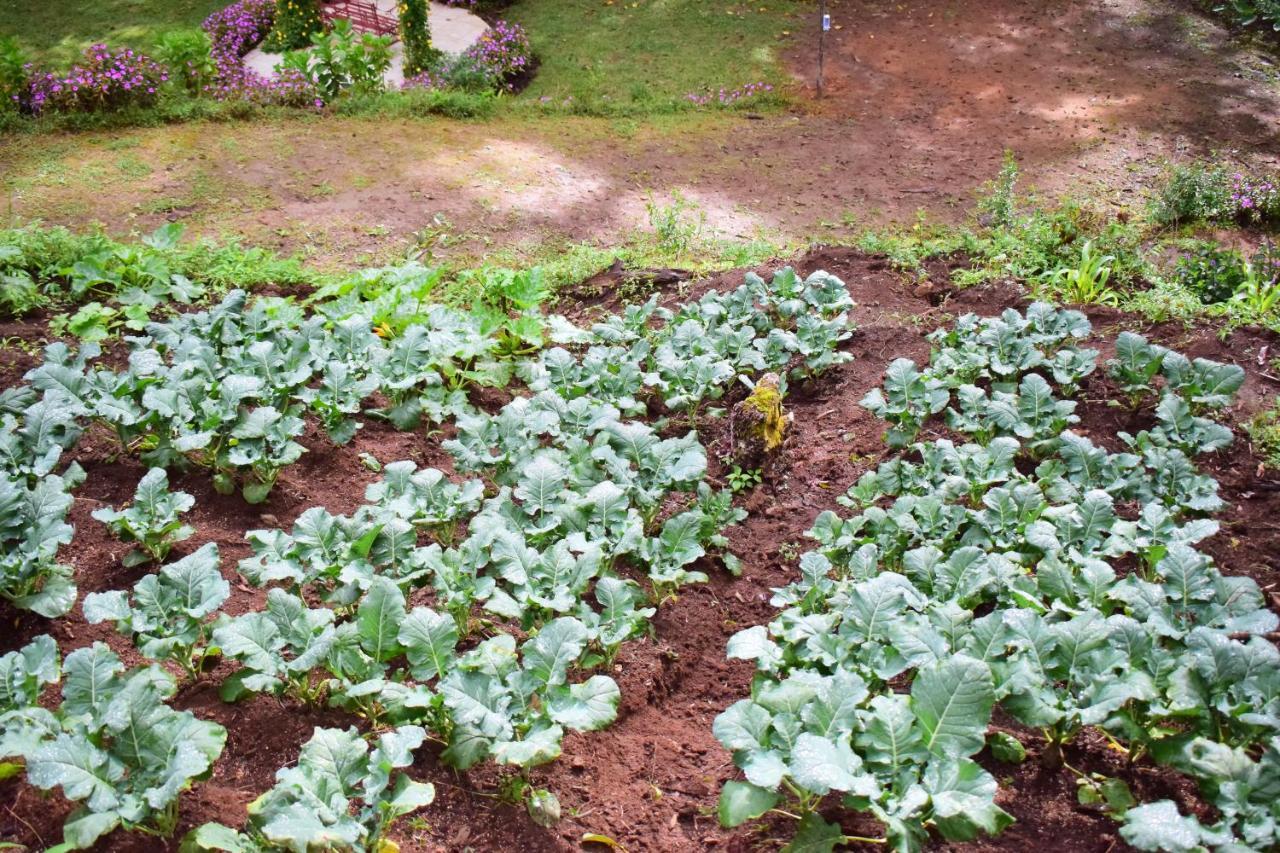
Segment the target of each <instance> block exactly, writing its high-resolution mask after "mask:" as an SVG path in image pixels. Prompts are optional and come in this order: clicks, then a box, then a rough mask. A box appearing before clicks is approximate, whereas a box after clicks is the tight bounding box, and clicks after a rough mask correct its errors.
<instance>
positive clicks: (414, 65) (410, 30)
mask: <svg viewBox="0 0 1280 853" xmlns="http://www.w3.org/2000/svg"><path fill="white" fill-rule="evenodd" d="M429 5H430V4H429V3H428V2H427V0H400V5H399V6H398V7H397V14H399V16H400V40H401V41H402V42H404V76H405V77H412V76H414V75H415V74H421V73H422V72H423V71H427V70H428V69H430V68H431V66H432V65H433V64H434V63H435V60H436V56H437V55H438V53H439V51H437V50H436V49H435V48H434V47H432V46H431V24H430V23H429V22H428V21H427V7H428V6H429Z"/></svg>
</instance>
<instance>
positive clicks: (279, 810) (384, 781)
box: [183, 726, 435, 853]
mask: <svg viewBox="0 0 1280 853" xmlns="http://www.w3.org/2000/svg"><path fill="white" fill-rule="evenodd" d="M425 739H426V731H424V730H423V729H422V728H421V727H419V726H401V727H400V728H398V729H394V730H392V731H388V732H383V733H382V734H380V735H379V736H378V739H377V741H376V743H375V745H374V746H373V748H372V749H370V748H369V744H368V743H367V742H366V741H365V740H364V738H362V737H361V736H360V735H359V734H358V733H357V732H356V730H355V729H354V728H350V729H347V730H345V731H344V730H342V729H322V728H318V727H317V728H316V730H315V732H314V733H313V734H312V736H311V740H309V741H307V742H306V743H305V744H303V746H302V752H301V754H299V756H298V763H297V764H295V765H294V766H292V767H284V768H281V770H280V771H279V772H278V773H277V774H276V785H275V787H274V788H272V789H271V790H270V791H267V792H266V793H265V794H263V795H262V796H261V797H259V798H258V799H256V800H254V801H253V802H252V803H250V804H249V825H248V830H247V832H244V833H240V832H236V831H235V830H233V829H231V828H229V827H226V826H223V825H221V824H216V823H206V824H204V825H203V826H200V827H197V828H196V829H194V830H192V832H191V833H190V834H189V835H188V836H187V837H186V839H184V841H183V850H184V851H193V853H194V851H206V850H223V851H229V852H230V853H253V852H254V851H268V850H315V849H341V850H372V851H388V850H394V849H395V845H394V844H392V843H391V842H389V841H387V840H386V837H385V836H386V831H387V829H388V827H390V826H391V823H392V822H393V821H394V820H395V819H396V818H398V817H401V816H403V815H406V814H409V813H410V812H413V811H416V810H418V809H420V808H423V807H424V806H428V805H430V804H431V802H432V801H433V800H434V799H435V787H434V786H433V785H431V784H430V783H427V782H417V781H415V780H413V779H411V778H410V777H409V776H408V775H407V774H405V773H393V771H394V770H396V769H397V768H401V767H408V766H409V765H411V764H412V763H413V751H414V750H415V749H417V748H418V747H420V746H421V745H422V742H423V741H424V740H425Z"/></svg>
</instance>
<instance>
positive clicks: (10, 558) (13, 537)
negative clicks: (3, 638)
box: [0, 468, 84, 619]
mask: <svg viewBox="0 0 1280 853" xmlns="http://www.w3.org/2000/svg"><path fill="white" fill-rule="evenodd" d="M83 479H84V474H83V472H81V471H80V470H79V468H76V469H75V470H74V471H68V472H67V473H66V474H65V475H64V476H58V475H56V474H46V475H45V476H44V477H43V478H41V480H40V482H39V483H37V484H36V485H35V486H30V487H29V486H27V485H26V483H25V482H24V481H23V480H22V479H14V478H13V477H12V476H5V477H4V478H3V479H0V552H2V553H0V596H3V597H4V598H6V599H8V600H9V601H11V602H13V604H14V605H15V606H16V607H19V608H22V609H24V610H31V611H34V612H36V613H38V614H40V615H41V616H44V617H47V618H50V619H52V618H55V617H58V616H61V615H63V614H64V613H66V612H67V611H68V610H70V609H71V606H72V605H73V604H75V600H76V585H75V582H74V572H73V571H72V569H71V567H70V566H67V565H65V564H63V563H59V562H58V561H57V557H58V549H59V548H60V547H61V546H62V545H66V544H67V543H69V542H70V541H71V535H72V533H73V532H74V531H73V528H72V527H71V525H69V524H67V522H66V517H67V512H68V510H70V508H71V501H72V497H71V494H70V489H72V488H74V487H75V486H76V485H78V484H79V483H80V482H81V481H82V480H83Z"/></svg>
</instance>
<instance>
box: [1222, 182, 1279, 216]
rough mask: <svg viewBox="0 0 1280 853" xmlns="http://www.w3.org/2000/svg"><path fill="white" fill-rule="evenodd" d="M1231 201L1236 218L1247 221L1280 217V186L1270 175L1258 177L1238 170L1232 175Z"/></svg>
mask: <svg viewBox="0 0 1280 853" xmlns="http://www.w3.org/2000/svg"><path fill="white" fill-rule="evenodd" d="M1231 201H1232V202H1233V203H1234V204H1235V206H1236V218H1237V219H1240V220H1242V221H1245V222H1268V221H1274V220H1277V219H1280V186H1277V181H1276V180H1275V179H1273V178H1272V177H1271V176H1269V175H1263V176H1261V177H1256V176H1253V175H1245V174H1242V173H1240V172H1236V173H1235V174H1234V175H1232V176H1231Z"/></svg>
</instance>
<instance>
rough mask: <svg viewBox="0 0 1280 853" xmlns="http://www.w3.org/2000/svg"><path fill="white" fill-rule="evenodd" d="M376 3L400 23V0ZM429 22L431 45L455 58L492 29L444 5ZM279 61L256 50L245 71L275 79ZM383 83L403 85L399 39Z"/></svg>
mask: <svg viewBox="0 0 1280 853" xmlns="http://www.w3.org/2000/svg"><path fill="white" fill-rule="evenodd" d="M375 2H376V5H377V7H378V12H379V13H380V14H382V15H383V16H385V17H386V18H388V19H390V20H396V19H397V15H396V7H397V6H398V5H399V0H375ZM427 20H428V22H429V23H430V25H431V44H432V45H434V46H435V47H436V48H437V49H438V50H441V51H444V52H445V53H448V54H451V55H453V56H457V55H458V54H460V53H462V52H463V51H465V50H466V49H467V48H469V47H471V45H473V44H475V43H476V41H477V40H478V39H479V38H480V36H482V35H484V34H485V32H487V31H488V29H489V25H488V24H486V23H485V22H484V21H483V20H482V19H481V18H480V17H479V16H478V15H475V14H472V13H471V12H468V11H467V10H466V9H458V8H455V7H453V6H445V5H444V4H442V3H431V4H430V9H429V11H428V12H427ZM279 61H280V54H278V53H267V52H266V51H264V50H262V48H260V47H255V48H254V49H253V50H251V51H249V53H247V54H246V55H245V57H244V64H245V67H246V68H248V69H250V70H252V71H256V72H257V73H258V74H261V75H262V76H263V77H270V76H272V75H273V74H274V73H275V67H276V63H278V62H279ZM383 79H385V80H386V82H387V85H388V86H390V87H391V88H398V87H399V86H400V84H401V83H403V82H404V45H403V44H402V43H401V42H400V41H399V40H398V39H397V41H396V43H395V44H394V45H392V46H391V66H390V67H389V68H388V69H387V73H386V74H385V75H383Z"/></svg>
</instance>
